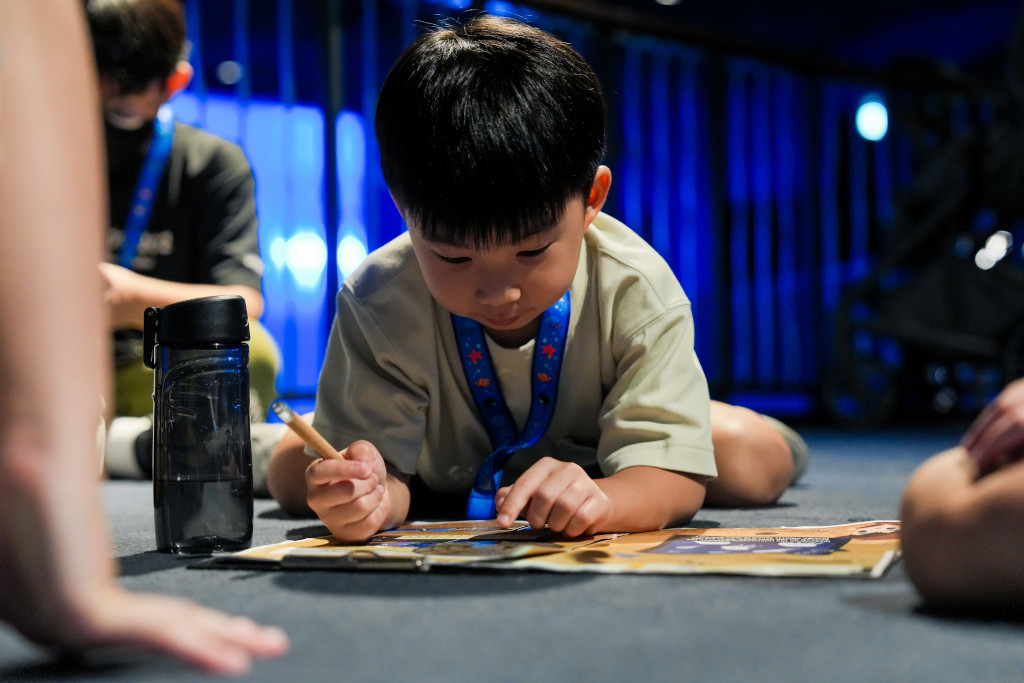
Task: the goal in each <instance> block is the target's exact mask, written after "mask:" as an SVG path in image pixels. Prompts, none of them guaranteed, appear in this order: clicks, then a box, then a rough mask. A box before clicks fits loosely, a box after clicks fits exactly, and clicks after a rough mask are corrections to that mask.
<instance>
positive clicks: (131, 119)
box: [106, 111, 147, 130]
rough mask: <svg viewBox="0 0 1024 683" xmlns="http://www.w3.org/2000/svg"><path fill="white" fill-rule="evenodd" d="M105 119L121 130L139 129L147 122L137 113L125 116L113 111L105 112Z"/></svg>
mask: <svg viewBox="0 0 1024 683" xmlns="http://www.w3.org/2000/svg"><path fill="white" fill-rule="evenodd" d="M106 120H107V123H109V124H110V125H111V126H113V127H114V128H119V129H121V130H139V129H140V128H142V127H143V126H145V125H146V123H147V121H146V118H145V117H144V116H139V115H137V114H135V115H128V116H125V115H124V114H119V113H117V112H115V111H108V112H106Z"/></svg>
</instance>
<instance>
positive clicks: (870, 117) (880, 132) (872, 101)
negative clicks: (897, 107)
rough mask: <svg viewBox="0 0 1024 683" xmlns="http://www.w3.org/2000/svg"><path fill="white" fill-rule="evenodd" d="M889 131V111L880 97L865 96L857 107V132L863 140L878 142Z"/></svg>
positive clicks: (873, 95) (872, 94)
mask: <svg viewBox="0 0 1024 683" xmlns="http://www.w3.org/2000/svg"><path fill="white" fill-rule="evenodd" d="M888 130H889V111H888V110H887V109H886V108H885V102H883V101H882V96H881V95H879V94H877V93H870V94H868V95H865V96H864V97H863V99H861V101H860V106H858V107H857V132H858V133H860V136H861V137H862V138H864V139H865V140H870V141H871V142H878V141H879V140H881V139H882V138H884V137H885V134H886V132H887V131H888Z"/></svg>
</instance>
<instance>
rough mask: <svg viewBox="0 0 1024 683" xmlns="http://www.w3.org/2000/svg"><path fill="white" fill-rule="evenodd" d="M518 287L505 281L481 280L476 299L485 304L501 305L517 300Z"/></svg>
mask: <svg viewBox="0 0 1024 683" xmlns="http://www.w3.org/2000/svg"><path fill="white" fill-rule="evenodd" d="M520 296H522V292H521V291H520V290H519V287H517V286H515V285H513V284H510V283H508V282H505V281H501V280H499V281H494V282H482V283H480V285H479V286H478V287H477V292H476V297H477V300H478V301H479V302H480V303H482V304H484V305H485V306H501V305H505V304H510V303H515V302H516V301H519V297H520Z"/></svg>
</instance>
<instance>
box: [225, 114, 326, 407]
mask: <svg viewBox="0 0 1024 683" xmlns="http://www.w3.org/2000/svg"><path fill="white" fill-rule="evenodd" d="M246 114H247V116H246V118H247V122H246V126H245V140H244V146H245V149H246V153H247V155H248V156H249V159H250V161H251V163H252V165H253V171H254V173H255V175H256V180H257V182H256V204H257V208H258V210H259V214H260V248H261V251H262V253H263V255H264V261H265V263H266V271H265V273H264V277H263V287H264V291H266V292H267V294H268V295H267V306H266V312H265V313H264V317H263V322H264V324H265V325H266V327H267V328H268V330H270V332H271V334H272V335H274V338H275V339H277V341H278V343H279V344H280V345H281V351H282V356H283V358H284V363H283V368H282V372H281V375H280V378H279V380H278V389H279V390H280V391H282V392H283V393H290V394H311V393H313V392H314V391H315V390H316V382H317V379H318V377H319V373H320V365H321V363H322V360H323V355H322V354H323V351H322V347H323V342H322V340H323V338H324V335H325V332H326V331H325V330H324V329H323V326H324V323H323V316H322V311H323V307H324V305H325V302H326V286H327V284H326V262H327V248H326V244H325V242H324V219H323V200H322V196H321V193H322V191H323V179H324V131H323V114H322V113H321V112H320V111H319V110H318V109H315V108H313V107H298V106H296V107H285V106H283V105H281V104H278V103H264V102H253V103H252V104H251V105H250V106H249V107H248V109H247V110H246Z"/></svg>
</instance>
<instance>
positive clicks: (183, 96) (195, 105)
mask: <svg viewBox="0 0 1024 683" xmlns="http://www.w3.org/2000/svg"><path fill="white" fill-rule="evenodd" d="M169 104H170V105H171V111H173V112H174V119H175V120H176V121H181V122H182V123H185V124H188V125H190V126H196V127H198V128H201V127H202V125H203V124H202V120H203V116H202V115H203V107H202V105H201V104H200V103H199V98H198V97H196V96H195V95H193V94H192V93H190V92H180V93H178V94H177V95H175V96H174V97H172V98H171V101H170V102H169Z"/></svg>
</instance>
